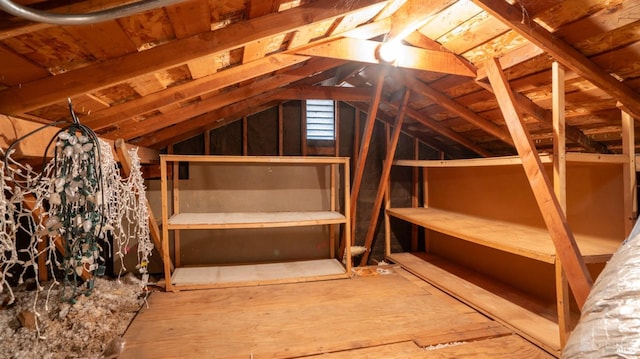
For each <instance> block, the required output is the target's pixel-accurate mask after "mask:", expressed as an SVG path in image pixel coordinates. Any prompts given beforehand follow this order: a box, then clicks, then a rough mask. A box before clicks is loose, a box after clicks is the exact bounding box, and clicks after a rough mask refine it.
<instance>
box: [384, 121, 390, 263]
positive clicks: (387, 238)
mask: <svg viewBox="0 0 640 359" xmlns="http://www.w3.org/2000/svg"><path fill="white" fill-rule="evenodd" d="M384 143H385V146H386V147H385V149H386V150H387V151H389V146H390V145H391V126H390V125H389V124H388V123H385V124H384ZM390 187H391V176H389V178H388V179H387V184H386V188H385V189H384V200H383V201H384V206H383V208H384V209H383V218H384V255H385V258H386V257H387V256H389V255H391V219H390V218H389V215H388V214H387V208H390V207H391V188H390Z"/></svg>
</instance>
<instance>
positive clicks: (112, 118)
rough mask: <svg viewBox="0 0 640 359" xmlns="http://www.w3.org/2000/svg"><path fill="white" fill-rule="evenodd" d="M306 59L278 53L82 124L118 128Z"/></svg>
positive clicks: (114, 109) (88, 118) (111, 110)
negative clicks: (129, 121)
mask: <svg viewBox="0 0 640 359" xmlns="http://www.w3.org/2000/svg"><path fill="white" fill-rule="evenodd" d="M308 59H309V57H307V56H298V55H287V54H275V55H271V56H268V57H265V58H263V59H260V60H256V61H252V62H249V63H247V64H242V65H238V66H236V67H233V68H230V69H227V70H225V71H220V72H216V73H214V74H211V75H208V76H206V77H202V78H199V79H196V80H193V81H189V82H185V83H183V84H180V85H176V86H172V87H169V88H167V89H166V90H162V91H159V92H156V93H153V94H149V95H147V96H144V97H141V98H138V99H135V100H131V101H127V102H124V103H122V104H119V105H115V106H112V107H109V108H106V109H104V110H100V111H95V112H92V113H90V114H88V115H86V116H84V117H83V118H82V123H84V124H85V125H87V126H89V127H91V128H92V129H93V130H94V131H99V130H102V129H104V128H107V127H110V126H114V125H118V124H120V123H122V122H125V121H126V120H128V119H130V118H132V117H136V116H140V115H143V114H145V113H147V112H151V111H154V110H156V109H157V108H159V107H161V106H166V105H167V104H171V103H175V102H178V101H185V100H188V99H190V98H194V97H197V96H200V95H202V94H205V93H210V92H213V91H216V90H219V89H221V88H223V87H226V86H229V85H233V84H236V83H239V82H242V81H245V80H248V79H250V78H253V77H256V76H261V75H264V74H268V73H270V72H273V71H277V70H281V69H283V68H287V67H290V66H293V65H296V64H299V63H301V62H304V61H306V60H308Z"/></svg>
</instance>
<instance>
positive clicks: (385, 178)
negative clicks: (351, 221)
mask: <svg viewBox="0 0 640 359" xmlns="http://www.w3.org/2000/svg"><path fill="white" fill-rule="evenodd" d="M410 95H411V91H409V90H408V89H407V90H405V94H404V96H403V97H402V103H401V104H400V111H399V112H398V116H397V119H396V123H395V125H394V127H393V134H392V135H391V141H389V146H388V147H387V155H386V157H385V160H384V164H383V166H382V174H381V175H380V181H379V183H378V192H377V193H376V198H375V200H374V201H373V209H372V211H371V220H370V221H369V227H368V229H367V234H366V237H365V239H364V247H365V248H366V251H365V252H364V254H363V255H362V259H361V261H360V266H366V265H367V262H368V261H369V254H370V253H371V245H372V244H373V236H374V235H375V232H376V228H377V226H378V218H379V216H380V206H382V200H383V199H384V195H385V192H386V191H387V186H388V185H389V175H390V174H391V165H392V164H393V157H394V156H395V153H396V147H397V146H398V141H399V140H400V132H401V131H402V123H403V122H404V117H405V114H406V112H407V104H408V103H409V97H410Z"/></svg>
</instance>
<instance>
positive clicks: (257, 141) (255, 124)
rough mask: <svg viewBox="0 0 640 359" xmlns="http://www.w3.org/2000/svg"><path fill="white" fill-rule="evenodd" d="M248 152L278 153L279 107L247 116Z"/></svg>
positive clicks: (259, 153)
mask: <svg viewBox="0 0 640 359" xmlns="http://www.w3.org/2000/svg"><path fill="white" fill-rule="evenodd" d="M247 141H248V143H247V154H248V155H250V156H277V155H278V108H277V107H272V108H270V109H268V110H266V111H262V112H259V113H257V114H255V115H251V116H249V117H248V118H247Z"/></svg>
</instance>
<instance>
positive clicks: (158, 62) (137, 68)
mask: <svg viewBox="0 0 640 359" xmlns="http://www.w3.org/2000/svg"><path fill="white" fill-rule="evenodd" d="M384 4H385V1H383V0H362V1H358V2H348V3H345V4H343V5H342V6H336V4H335V2H334V1H328V0H320V1H316V2H314V3H312V4H311V5H312V6H304V5H303V6H300V7H296V8H294V9H291V10H288V11H286V12H282V13H273V14H269V15H265V16H261V17H259V18H255V19H250V20H247V21H246V22H241V23H235V24H231V25H229V26H226V27H223V28H221V29H219V30H216V31H213V32H207V33H203V34H197V35H194V36H190V37H187V38H184V39H178V40H175V41H172V42H169V43H167V44H164V45H160V46H156V47H153V48H151V49H148V50H145V51H140V52H137V53H132V54H127V55H124V56H121V57H117V58H114V59H111V60H106V61H103V62H100V63H96V64H92V65H88V66H85V67H81V68H79V69H77V70H73V71H69V72H66V73H62V74H59V75H56V76H50V77H46V78H43V79H40V80H36V81H32V82H29V83H26V84H22V86H19V87H12V88H9V89H6V90H2V91H0V111H2V112H3V113H8V114H20V113H24V112H28V111H30V110H33V109H36V108H39V107H43V106H46V105H50V104H53V103H56V102H59V101H63V100H65V99H66V98H68V97H71V98H73V97H74V96H78V95H80V94H82V93H85V92H91V91H95V90H98V89H101V88H105V87H108V86H112V85H115V84H118V83H121V82H124V81H127V80H129V79H130V78H132V77H135V76H140V75H144V74H146V73H150V72H154V71H159V70H162V69H167V68H170V67H173V66H178V65H181V64H184V63H187V62H188V61H191V60H192V59H193V58H198V57H202V56H207V55H211V54H215V53H220V52H224V51H229V50H231V49H235V48H238V47H241V46H244V45H246V44H247V43H250V42H253V41H258V40H260V39H267V38H271V37H273V36H275V35H277V34H286V33H290V32H292V31H295V29H296V28H298V27H301V26H306V25H309V24H312V23H316V22H322V21H327V20H330V19H336V18H338V17H341V16H345V15H346V14H349V13H351V12H355V11H357V10H360V11H362V10H363V9H365V8H369V7H373V8H374V9H375V8H377V9H380V8H382V7H383V6H384Z"/></svg>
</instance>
